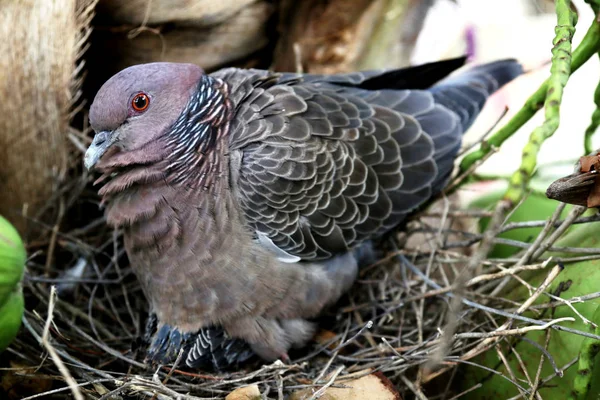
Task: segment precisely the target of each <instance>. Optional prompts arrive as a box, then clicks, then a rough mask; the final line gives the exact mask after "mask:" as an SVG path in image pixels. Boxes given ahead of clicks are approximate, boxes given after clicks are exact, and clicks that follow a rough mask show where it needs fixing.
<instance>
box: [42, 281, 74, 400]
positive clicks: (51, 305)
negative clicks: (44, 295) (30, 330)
mask: <svg viewBox="0 0 600 400" xmlns="http://www.w3.org/2000/svg"><path fill="white" fill-rule="evenodd" d="M55 297H56V286H52V288H51V289H50V298H49V299H48V317H47V318H46V324H45V325H44V333H43V334H42V344H43V345H44V347H45V348H46V351H47V352H48V354H50V358H51V359H52V361H53V362H54V364H55V365H56V367H57V368H58V370H59V371H60V373H61V374H62V376H63V378H64V379H65V382H67V385H69V388H71V392H73V396H74V397H75V399H77V400H83V395H82V394H81V391H80V390H79V385H77V382H76V381H75V379H73V376H72V375H71V373H70V372H69V370H68V369H67V367H66V366H65V364H64V363H63V361H62V360H61V359H60V357H59V356H58V354H57V353H56V351H55V350H54V346H52V343H50V339H49V334H50V325H51V324H52V316H53V313H54V300H55Z"/></svg>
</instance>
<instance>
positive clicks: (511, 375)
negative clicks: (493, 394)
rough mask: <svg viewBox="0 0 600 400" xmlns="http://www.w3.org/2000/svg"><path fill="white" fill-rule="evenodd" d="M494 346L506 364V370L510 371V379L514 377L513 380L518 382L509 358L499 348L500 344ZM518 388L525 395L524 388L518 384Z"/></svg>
mask: <svg viewBox="0 0 600 400" xmlns="http://www.w3.org/2000/svg"><path fill="white" fill-rule="evenodd" d="M494 347H495V349H496V353H497V354H498V357H499V358H500V360H501V361H502V364H504V368H506V372H508V375H509V376H510V379H512V380H513V381H515V382H516V381H517V377H516V376H515V373H514V371H513V370H512V368H511V367H510V364H509V363H508V360H507V359H506V357H505V356H504V354H503V353H502V351H501V350H500V349H499V348H498V345H496V346H494ZM517 389H518V390H519V393H521V395H522V396H525V394H526V393H525V391H524V390H522V389H521V388H520V387H518V386H517Z"/></svg>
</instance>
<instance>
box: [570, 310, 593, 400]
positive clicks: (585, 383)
mask: <svg viewBox="0 0 600 400" xmlns="http://www.w3.org/2000/svg"><path fill="white" fill-rule="evenodd" d="M592 322H593V323H595V324H596V325H598V324H600V306H599V307H598V308H596V312H595V313H594V316H593V317H592ZM592 332H594V333H595V334H596V335H600V327H599V326H596V329H592ZM599 352H600V341H598V340H596V339H590V338H586V339H584V341H583V343H582V344H581V349H580V350H579V361H578V364H577V375H576V376H575V379H574V381H573V388H572V390H571V397H570V399H569V400H585V399H586V398H587V396H588V393H589V391H590V387H591V385H592V379H593V378H594V375H597V373H598V371H595V370H594V364H595V362H596V356H597V355H598V353H599ZM595 378H596V379H598V376H596V377H595Z"/></svg>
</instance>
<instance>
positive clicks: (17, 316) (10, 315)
mask: <svg viewBox="0 0 600 400" xmlns="http://www.w3.org/2000/svg"><path fill="white" fill-rule="evenodd" d="M24 311H25V301H24V299H23V291H22V290H21V286H20V285H19V286H18V287H17V288H15V290H13V291H12V292H11V293H9V294H8V297H7V299H6V301H5V302H4V304H3V305H1V306H0V353H1V352H3V351H4V350H6V348H7V347H8V345H9V344H10V343H11V342H12V341H13V340H14V338H15V337H16V336H17V333H18V332H19V328H20V327H21V318H22V317H23V312H24Z"/></svg>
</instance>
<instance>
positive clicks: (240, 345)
mask: <svg viewBox="0 0 600 400" xmlns="http://www.w3.org/2000/svg"><path fill="white" fill-rule="evenodd" d="M141 343H142V344H143V346H144V347H145V348H147V352H146V358H145V360H144V361H145V362H150V363H153V364H161V365H168V364H172V363H174V362H175V361H176V360H177V357H178V356H179V352H180V351H181V349H182V348H183V349H184V350H183V351H184V354H183V358H182V360H181V365H187V366H188V367H190V368H202V369H205V370H212V371H222V370H226V369H229V368H230V367H233V366H238V365H239V364H241V363H244V362H246V361H248V360H249V359H250V358H252V357H253V356H254V355H255V354H254V352H253V351H252V349H251V348H250V345H249V344H248V343H247V342H245V341H244V340H242V339H237V338H232V337H229V336H228V335H227V334H226V332H225V330H224V329H223V328H222V327H205V328H202V329H200V330H199V331H198V332H188V333H182V332H181V331H179V330H178V329H177V328H175V327H172V326H170V325H161V324H158V320H157V318H156V314H154V313H151V314H150V315H149V316H148V320H147V322H146V329H145V332H144V336H143V337H142V338H141Z"/></svg>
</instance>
